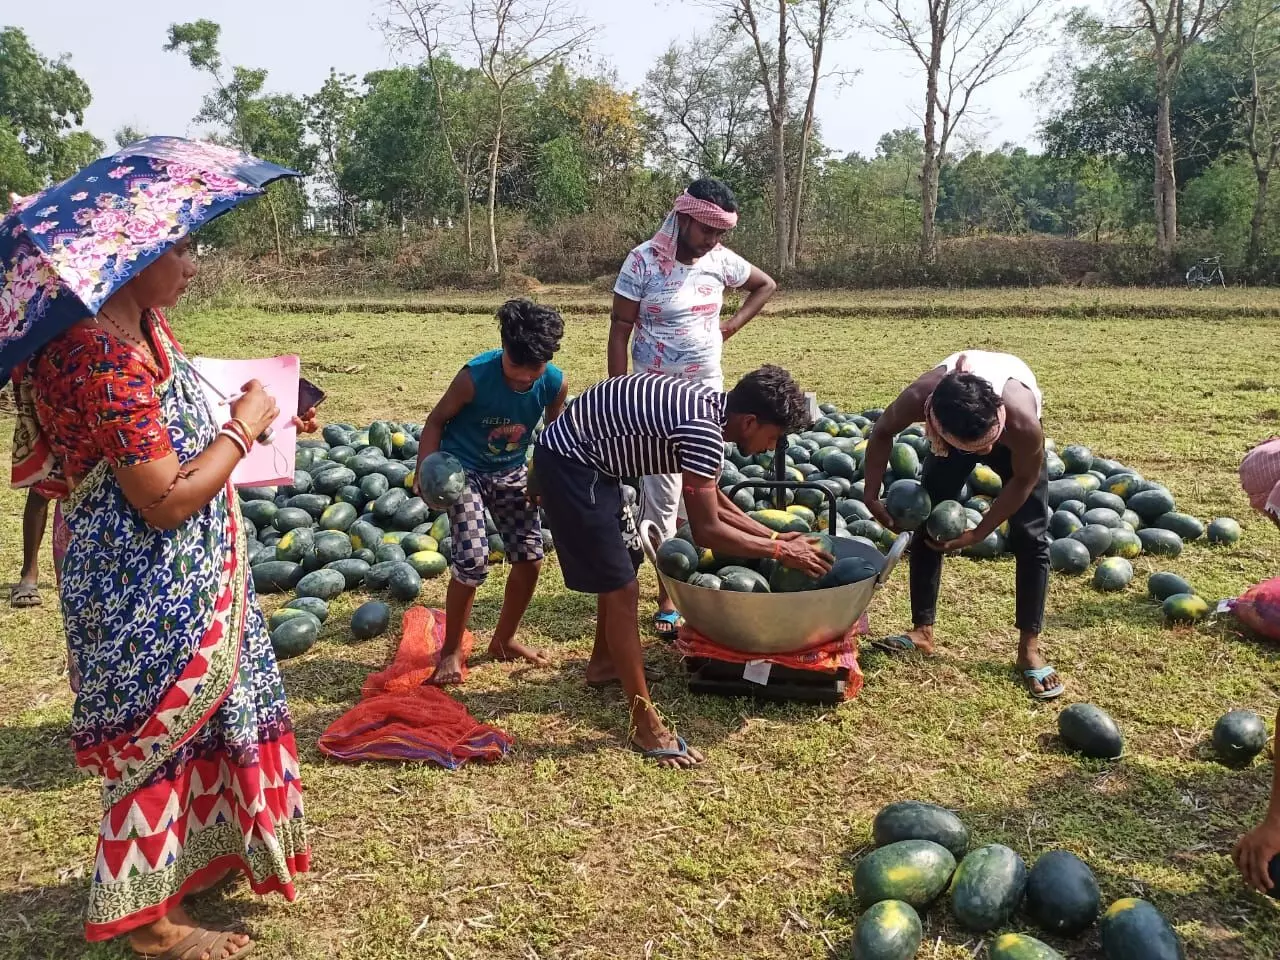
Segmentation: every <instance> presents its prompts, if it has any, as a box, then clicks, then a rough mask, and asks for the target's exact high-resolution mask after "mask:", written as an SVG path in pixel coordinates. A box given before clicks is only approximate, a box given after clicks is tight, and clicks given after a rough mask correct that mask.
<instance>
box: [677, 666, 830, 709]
mask: <svg viewBox="0 0 1280 960" xmlns="http://www.w3.org/2000/svg"><path fill="white" fill-rule="evenodd" d="M752 666H753V665H752V664H745V663H730V662H728V661H725V660H711V659H708V658H705V657H689V658H687V659H686V660H685V668H686V669H687V670H688V671H689V690H690V691H692V692H693V693H705V694H711V695H712V696H717V697H751V698H754V699H756V700H768V701H771V702H776V703H819V704H825V705H828V706H830V705H834V704H838V703H843V702H844V699H845V685H846V684H847V683H848V680H849V671H848V670H846V669H844V668H841V669H839V670H836V671H835V672H828V671H819V670H797V669H795V668H794V667H784V666H780V665H779V664H776V663H775V664H771V665H770V667H769V673H768V677H767V679H766V682H765V683H758V682H756V681H755V680H751V679H748V675H749V674H751V673H752V672H753V671H752Z"/></svg>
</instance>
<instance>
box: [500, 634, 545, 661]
mask: <svg viewBox="0 0 1280 960" xmlns="http://www.w3.org/2000/svg"><path fill="white" fill-rule="evenodd" d="M489 656H491V657H493V659H495V660H501V661H503V662H510V661H512V660H528V661H529V662H530V663H531V664H533V665H534V666H535V667H549V666H551V658H550V657H548V656H547V655H546V654H545V653H543V652H542V651H541V650H535V649H533V647H530V646H526V645H525V644H523V643H521V642H520V641H519V640H515V639H512V640H508V641H507V642H506V643H503V642H502V641H501V640H499V639H498V638H497V637H495V638H494V639H493V640H491V641H490V642H489Z"/></svg>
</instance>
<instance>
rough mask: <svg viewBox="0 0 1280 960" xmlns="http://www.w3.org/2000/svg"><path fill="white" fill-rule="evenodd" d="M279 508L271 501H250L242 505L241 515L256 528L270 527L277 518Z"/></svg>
mask: <svg viewBox="0 0 1280 960" xmlns="http://www.w3.org/2000/svg"><path fill="white" fill-rule="evenodd" d="M278 510H279V508H278V507H277V506H276V505H275V504H274V503H271V502H270V501H269V500H250V501H248V502H247V503H242V504H240V514H241V516H243V517H244V518H245V519H246V520H248V521H249V522H250V523H252V524H253V525H254V526H256V527H259V528H262V527H266V526H269V525H270V524H271V523H272V522H273V521H274V520H275V518H276V513H277V512H278Z"/></svg>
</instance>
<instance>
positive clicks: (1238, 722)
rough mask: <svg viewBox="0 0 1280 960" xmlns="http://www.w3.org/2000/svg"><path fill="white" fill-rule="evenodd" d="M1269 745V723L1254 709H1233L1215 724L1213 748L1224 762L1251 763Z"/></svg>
mask: <svg viewBox="0 0 1280 960" xmlns="http://www.w3.org/2000/svg"><path fill="white" fill-rule="evenodd" d="M1266 745H1267V725H1266V724H1265V723H1263V721H1262V718H1261V717H1260V716H1258V715H1257V714H1256V713H1254V712H1253V711H1252V710H1232V711H1231V712H1230V713H1227V714H1224V715H1223V716H1222V717H1221V718H1220V719H1219V720H1218V722H1217V723H1215V724H1214V725H1213V749H1214V750H1215V751H1216V752H1217V754H1218V756H1219V758H1221V760H1222V761H1223V762H1224V763H1227V764H1230V765H1233V766H1237V765H1243V764H1247V763H1249V762H1250V761H1251V760H1253V758H1254V757H1256V756H1257V755H1258V754H1260V753H1261V752H1262V751H1263V749H1264V748H1265V747H1266Z"/></svg>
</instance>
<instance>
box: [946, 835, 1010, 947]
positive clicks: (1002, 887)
mask: <svg viewBox="0 0 1280 960" xmlns="http://www.w3.org/2000/svg"><path fill="white" fill-rule="evenodd" d="M1026 889H1027V865H1026V864H1025V863H1023V861H1022V857H1020V856H1018V854H1017V853H1015V852H1014V851H1012V850H1010V849H1009V848H1008V847H1006V846H1002V845H1001V844H998V843H993V844H990V845H988V846H985V847H979V848H978V849H977V850H974V851H973V852H972V853H970V854H969V855H968V856H966V857H965V858H964V859H963V860H962V861H960V866H958V867H957V868H956V873H955V877H954V878H952V881H951V912H952V913H953V914H955V917H956V919H957V920H959V921H960V923H961V925H962V926H964V927H966V928H967V929H969V930H973V931H976V932H978V933H985V932H986V931H988V930H994V929H995V928H996V927H1001V926H1004V924H1005V922H1006V921H1007V920H1008V919H1009V917H1010V916H1012V914H1013V912H1014V911H1015V910H1017V909H1018V905H1019V904H1021V903H1022V897H1023V894H1024V893H1025V892H1026Z"/></svg>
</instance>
